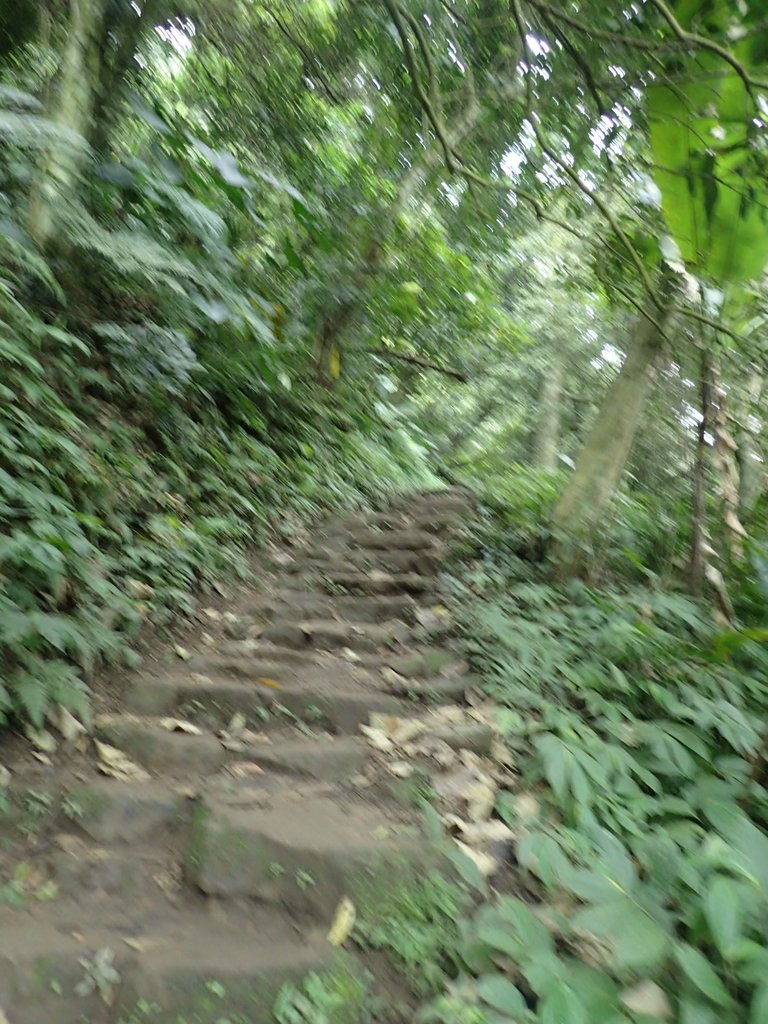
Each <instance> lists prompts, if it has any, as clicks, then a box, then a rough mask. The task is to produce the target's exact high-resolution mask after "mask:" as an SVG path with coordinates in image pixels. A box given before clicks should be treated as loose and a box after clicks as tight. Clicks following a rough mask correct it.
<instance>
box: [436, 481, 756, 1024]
mask: <svg viewBox="0 0 768 1024" xmlns="http://www.w3.org/2000/svg"><path fill="white" fill-rule="evenodd" d="M532 489H533V490H532ZM533 492H536V493H533ZM532 493H533V497H532ZM537 500H539V501H546V494H543V495H542V493H541V491H540V489H539V488H538V487H537V482H536V479H535V478H534V480H533V481H532V482H530V483H529V488H528V490H527V491H525V490H522V491H521V492H520V497H519V500H518V502H517V503H512V504H510V503H507V504H506V505H505V514H504V516H500V515H498V514H492V515H490V516H489V518H488V519H487V520H486V522H485V524H484V525H483V526H482V527H481V528H480V531H479V534H478V545H479V548H480V550H481V558H480V561H479V562H478V563H477V564H476V565H475V566H474V567H473V568H472V569H471V570H469V571H468V572H466V573H465V574H464V576H463V578H462V579H461V581H460V582H458V583H457V585H456V600H457V603H458V607H459V608H460V609H461V614H462V617H463V623H462V629H463V633H464V636H465V643H466V649H467V652H468V654H469V656H470V658H471V661H472V662H473V664H474V667H475V669H476V670H477V672H478V674H479V676H480V677H481V679H482V682H483V687H484V689H485V691H486V693H487V694H488V695H489V696H490V697H491V698H493V700H494V701H495V702H496V704H497V720H498V724H499V726H500V729H501V731H502V734H503V737H504V740H505V742H506V743H507V745H508V746H509V748H510V749H511V750H512V751H513V752H514V758H515V762H516V765H517V772H518V779H517V783H516V786H515V788H514V790H513V791H508V792H505V793H502V794H501V796H500V797H499V800H498V803H497V807H496V813H497V814H498V816H499V817H501V818H502V819H503V820H504V821H506V822H507V823H508V824H509V825H510V826H511V827H512V829H513V830H514V831H515V833H516V836H517V839H516V844H515V854H514V862H515V864H516V875H515V877H516V881H515V883H514V885H513V887H512V889H511V891H510V890H509V889H507V890H506V891H505V893H504V894H503V895H500V896H498V897H496V898H494V899H493V900H491V901H490V902H486V903H484V904H483V905H482V906H481V907H480V909H479V911H478V912H477V913H476V914H475V915H474V916H473V917H472V918H471V919H470V920H468V921H467V922H466V923H465V926H464V934H463V938H462V940H461V941H460V943H459V946H458V957H459V960H460V962H461V964H462V968H461V970H460V971H459V972H457V973H456V975H455V977H454V980H453V981H452V982H451V983H450V984H449V987H448V994H445V995H443V996H442V997H441V998H440V999H439V1000H438V1002H437V1003H435V1004H433V1006H432V1007H430V1008H429V1009H428V1010H427V1011H426V1013H425V1017H424V1019H425V1020H437V1019H440V1020H442V1021H446V1022H448V1021H450V1022H453V1024H489V1022H491V1021H492V1022H494V1024H502V1022H505V1021H506V1022H510V1024H511V1022H513V1021H514V1022H518V1024H519V1022H523V1021H531V1022H533V1021H540V1022H542V1024H555V1022H557V1024H603V1022H605V1024H619V1022H627V1021H634V1022H638V1024H641V1022H644V1021H652V1020H675V1021H678V1022H680V1024H710V1022H711V1024H714V1022H715V1021H717V1022H723V1021H725V1022H729V1024H731V1022H733V1024H737V1022H739V1024H741V1022H747V1021H749V1022H750V1024H758V1022H763V1021H765V1020H766V1019H768V986H767V985H766V981H765V979H766V970H768V952H767V951H766V941H767V940H768V933H767V931H766V921H768V873H767V866H768V837H766V831H765V829H766V824H768V790H766V777H767V776H766V764H765V753H766V747H765V722H766V717H767V716H768V683H767V680H768V655H767V654H766V651H765V647H764V641H765V637H766V633H765V630H764V628H763V627H762V623H760V622H759V621H755V622H746V621H745V622H744V623H743V624H742V626H741V628H739V629H738V630H737V629H723V628H721V627H717V626H715V625H714V624H713V621H712V617H711V614H710V610H709V609H708V608H707V607H705V606H703V605H701V604H699V603H697V602H694V601H693V600H691V599H690V598H689V597H687V596H685V594H683V593H681V592H679V591H676V590H675V589H671V588H667V589H664V588H662V587H661V586H659V582H658V579H657V578H654V580H652V581H651V582H648V581H646V582H644V583H640V582H637V581H636V580H633V579H632V576H633V575H634V567H633V563H632V562H631V561H627V562H625V565H624V573H623V575H619V574H618V573H615V574H614V575H613V577H610V576H609V577H607V581H604V582H603V584H602V585H601V586H599V587H598V586H588V585H587V584H585V583H583V582H580V581H576V580H573V581H570V582H569V583H567V584H558V583H556V582H553V580H552V578H551V574H550V573H549V571H548V569H547V567H546V565H543V564H541V563H536V562H531V561H530V560H521V559H520V558H519V557H518V556H517V555H515V554H514V553H513V551H514V550H515V549H516V550H518V551H519V550H520V543H521V537H520V534H519V533H518V532H516V530H515V528H514V526H515V522H516V521H518V520H519V517H520V514H521V508H522V507H529V506H530V503H531V502H534V503H535V501H537ZM661 529H662V530H663V524H662V526H661ZM529 547H530V545H524V549H526V553H529V551H528V548H529ZM742 610H743V614H744V615H745V616H746V615H747V614H748V613H749V612H751V613H752V614H753V615H754V613H755V612H756V611H759V605H758V604H757V603H756V602H755V601H754V599H753V598H752V599H750V600H748V601H747V600H745V602H744V603H743V605H742ZM453 952H454V954H456V952H457V951H456V950H454V951H453Z"/></svg>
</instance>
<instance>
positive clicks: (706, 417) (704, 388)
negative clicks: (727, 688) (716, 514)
mask: <svg viewBox="0 0 768 1024" xmlns="http://www.w3.org/2000/svg"><path fill="white" fill-rule="evenodd" d="M711 378H712V362H711V357H710V354H709V352H708V351H704V352H703V353H702V356H701V379H700V383H699V390H700V396H701V410H700V411H701V419H700V420H699V429H698V432H697V438H696V459H695V462H694V467H693V520H692V529H691V559H690V563H689V568H688V587H689V590H690V592H691V594H692V595H693V596H694V597H701V596H702V594H703V593H704V580H705V577H706V569H707V556H706V551H705V544H706V536H707V530H706V477H707V435H708V433H709V421H710V418H711V415H712V413H711V410H712V386H711Z"/></svg>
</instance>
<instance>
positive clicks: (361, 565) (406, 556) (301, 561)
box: [285, 547, 443, 576]
mask: <svg viewBox="0 0 768 1024" xmlns="http://www.w3.org/2000/svg"><path fill="white" fill-rule="evenodd" d="M442 560H443V556H442V555H440V554H438V553H436V552H434V551H398V550H392V549H388V548H385V547H382V548H352V549H350V550H349V551H347V552H344V553H343V554H339V555H336V556H335V557H327V556H313V555H311V554H310V553H307V554H306V555H302V556H301V557H300V558H297V559H296V560H295V561H293V562H291V563H290V565H287V566H286V567H285V571H286V572H287V573H289V574H291V575H297V574H300V573H313V574H317V575H326V574H328V573H335V572H349V571H354V570H356V569H360V570H367V569H373V570H380V571H383V572H394V573H409V572H411V573H418V574H420V575H422V576H434V575H435V573H436V572H437V569H438V567H439V566H440V563H441V562H442Z"/></svg>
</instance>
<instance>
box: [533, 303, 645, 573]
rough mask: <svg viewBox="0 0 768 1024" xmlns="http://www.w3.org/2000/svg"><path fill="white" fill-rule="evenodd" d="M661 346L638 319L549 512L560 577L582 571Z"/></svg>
mask: <svg viewBox="0 0 768 1024" xmlns="http://www.w3.org/2000/svg"><path fill="white" fill-rule="evenodd" d="M662 328H663V323H662ZM661 348H662V338H661V336H660V334H659V330H658V328H657V327H656V325H654V324H652V323H650V321H648V320H646V319H645V318H642V319H640V320H638V322H637V326H636V328H635V331H634V337H633V339H632V344H631V346H630V348H629V351H628V352H627V355H626V358H625V360H624V365H623V366H622V368H621V371H620V372H619V375H618V376H617V377H616V379H615V380H614V382H613V383H612V384H611V386H610V388H609V389H608V393H607V394H606V396H605V398H604V399H603V402H602V405H601V406H600V409H599V410H598V413H597V416H596V418H595V420H594V422H593V424H592V426H591V427H590V429H589V431H588V433H587V436H586V439H585V441H584V444H583V446H582V449H581V451H580V453H579V456H578V458H577V460H576V467H575V469H574V471H573V474H572V475H571V477H570V479H569V480H568V482H567V483H566V485H565V488H564V489H563V492H562V493H561V495H560V498H559V499H558V501H557V504H556V505H555V508H554V511H553V513H552V520H551V525H552V531H553V535H554V541H553V545H552V549H551V558H552V560H553V561H554V563H555V564H556V565H557V566H558V568H559V570H560V572H561V573H562V574H563V575H574V574H576V573H579V572H581V571H582V570H583V569H584V567H585V563H586V561H587V559H588V558H589V554H590V551H591V549H592V546H593V544H594V541H595V540H596V538H597V536H598V534H599V532H600V528H601V526H602V524H603V522H604V521H605V518H606V516H607V514H608V510H609V506H610V504H611V501H612V500H613V497H614V495H615V493H616V490H617V488H618V486H619V483H620V481H621V478H622V475H623V473H624V469H625V467H626V464H627V459H628V458H629V453H630V451H631V449H632V442H633V441H634V439H635V435H636V433H637V430H638V428H639V426H640V423H641V421H642V417H643V411H644V410H645V405H646V402H647V399H648V395H649V393H650V389H651V382H652V380H653V371H654V368H655V365H656V362H657V360H658V358H659V354H660V352H661Z"/></svg>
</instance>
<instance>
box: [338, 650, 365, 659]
mask: <svg viewBox="0 0 768 1024" xmlns="http://www.w3.org/2000/svg"><path fill="white" fill-rule="evenodd" d="M339 653H340V654H341V656H342V658H343V659H344V660H345V661H352V662H356V661H360V655H359V654H358V653H357V651H353V650H352V648H351V647H342V649H341V651H340V652H339Z"/></svg>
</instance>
